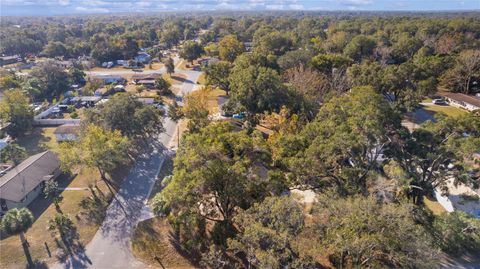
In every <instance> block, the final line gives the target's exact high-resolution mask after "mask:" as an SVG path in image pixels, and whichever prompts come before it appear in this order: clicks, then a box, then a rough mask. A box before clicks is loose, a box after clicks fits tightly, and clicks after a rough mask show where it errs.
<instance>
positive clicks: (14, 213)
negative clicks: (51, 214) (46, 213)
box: [1, 208, 33, 267]
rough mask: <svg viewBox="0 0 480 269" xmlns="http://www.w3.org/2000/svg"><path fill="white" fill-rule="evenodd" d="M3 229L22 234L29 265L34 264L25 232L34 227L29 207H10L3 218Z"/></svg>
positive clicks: (14, 233) (10, 232) (7, 231)
mask: <svg viewBox="0 0 480 269" xmlns="http://www.w3.org/2000/svg"><path fill="white" fill-rule="evenodd" d="M1 224H2V229H3V231H5V232H6V233H7V234H10V235H16V234H18V235H19V236H20V240H21V241H22V246H23V250H24V251H25V257H26V258H27V262H28V265H29V266H30V267H32V266H33V261H32V257H31V256H30V253H29V251H28V242H27V240H26V239H25V232H26V231H27V230H28V229H29V228H30V227H32V224H33V214H32V212H30V210H28V209H27V208H22V209H16V208H13V209H10V210H9V211H8V212H7V213H6V214H5V216H3V219H2V223H1Z"/></svg>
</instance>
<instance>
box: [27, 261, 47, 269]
mask: <svg viewBox="0 0 480 269" xmlns="http://www.w3.org/2000/svg"><path fill="white" fill-rule="evenodd" d="M31 268H35V269H48V264H47V263H46V262H44V261H38V260H35V261H34V262H33V264H32V266H29V265H27V266H25V269H31Z"/></svg>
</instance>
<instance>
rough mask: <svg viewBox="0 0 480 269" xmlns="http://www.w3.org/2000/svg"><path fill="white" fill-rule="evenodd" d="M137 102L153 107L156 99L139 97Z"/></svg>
mask: <svg viewBox="0 0 480 269" xmlns="http://www.w3.org/2000/svg"><path fill="white" fill-rule="evenodd" d="M137 100H138V101H139V102H141V103H143V104H145V105H153V104H154V103H155V98H150V97H139V98H137Z"/></svg>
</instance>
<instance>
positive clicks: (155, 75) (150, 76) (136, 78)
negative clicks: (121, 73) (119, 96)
mask: <svg viewBox="0 0 480 269" xmlns="http://www.w3.org/2000/svg"><path fill="white" fill-rule="evenodd" d="M160 76H162V74H158V73H153V74H135V75H133V76H132V82H133V83H134V84H137V83H138V82H139V81H140V80H155V79H157V78H158V77H160Z"/></svg>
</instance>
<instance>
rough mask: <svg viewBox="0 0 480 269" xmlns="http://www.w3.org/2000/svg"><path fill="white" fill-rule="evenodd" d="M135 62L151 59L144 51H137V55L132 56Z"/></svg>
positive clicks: (146, 61)
mask: <svg viewBox="0 0 480 269" xmlns="http://www.w3.org/2000/svg"><path fill="white" fill-rule="evenodd" d="M133 59H134V60H135V61H137V62H141V63H144V64H145V63H149V62H150V61H151V60H152V56H150V54H148V53H146V52H139V53H137V56H135V57H134V58H133Z"/></svg>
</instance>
